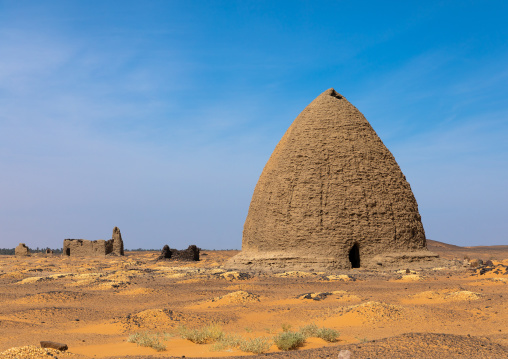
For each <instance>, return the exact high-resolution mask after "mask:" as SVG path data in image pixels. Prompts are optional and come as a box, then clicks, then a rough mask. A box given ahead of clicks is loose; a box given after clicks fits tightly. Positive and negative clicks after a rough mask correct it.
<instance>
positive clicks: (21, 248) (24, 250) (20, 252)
mask: <svg viewBox="0 0 508 359" xmlns="http://www.w3.org/2000/svg"><path fill="white" fill-rule="evenodd" d="M14 254H15V255H16V256H18V257H27V256H29V255H30V248H28V247H27V246H26V245H25V243H20V244H19V245H18V246H17V247H16V248H15V249H14Z"/></svg>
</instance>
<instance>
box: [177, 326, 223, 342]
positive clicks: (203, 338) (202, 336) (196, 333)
mask: <svg viewBox="0 0 508 359" xmlns="http://www.w3.org/2000/svg"><path fill="white" fill-rule="evenodd" d="M178 331H179V333H180V336H181V337H182V338H184V339H188V340H190V341H191V342H193V343H196V344H208V343H215V342H216V341H219V340H220V339H221V338H222V337H223V336H224V332H223V330H222V327H221V326H220V325H219V324H210V325H208V326H206V327H204V328H202V329H188V328H186V327H183V326H182V327H180V328H178Z"/></svg>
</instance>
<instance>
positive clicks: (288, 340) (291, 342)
mask: <svg viewBox="0 0 508 359" xmlns="http://www.w3.org/2000/svg"><path fill="white" fill-rule="evenodd" d="M274 342H275V345H277V348H279V349H280V350H293V349H296V348H298V347H300V346H302V345H303V343H305V337H304V336H303V334H302V333H300V332H289V331H288V332H284V333H280V334H279V335H277V336H276V337H275V338H274Z"/></svg>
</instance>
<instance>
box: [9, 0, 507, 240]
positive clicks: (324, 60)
mask: <svg viewBox="0 0 508 359" xmlns="http://www.w3.org/2000/svg"><path fill="white" fill-rule="evenodd" d="M507 4H508V3H506V2H505V1H436V2H432V1H431V2H418V3H417V2H406V1H394V2H378V1H363V2H362V1H359V2H352V1H308V2H307V1H305V2H304V1H142V2H141V1H136V2H135V1H122V2H116V1H44V2H41V1H0V109H1V111H0V247H11V248H12V247H14V246H16V245H17V244H18V243H19V242H24V243H26V244H27V245H28V246H30V247H34V248H35V247H46V246H49V247H53V248H57V247H61V246H62V242H63V239H64V238H86V239H108V238H110V236H111V231H112V229H113V227H114V226H118V227H119V228H120V229H121V231H122V235H123V237H124V240H125V245H126V247H127V248H138V247H143V248H162V246H163V245H164V244H169V246H170V247H174V248H185V247H187V246H188V245H189V244H196V245H198V246H200V247H202V248H215V249H221V248H237V249H238V248H240V247H241V237H242V227H243V222H244V220H245V217H246V215H247V210H248V206H249V202H250V198H251V196H252V192H253V190H254V186H255V184H256V182H257V180H258V177H259V175H260V174H261V171H262V169H263V166H264V165H265V163H266V161H267V160H268V158H269V156H270V154H271V152H272V151H273V149H274V147H275V145H276V144H277V142H278V141H279V140H280V138H281V137H282V135H283V134H284V132H285V130H286V129H287V128H288V127H289V125H290V124H291V122H292V121H293V120H294V118H295V117H296V116H297V115H298V114H299V113H300V112H301V111H302V110H303V108H305V106H307V104H309V103H310V102H311V101H312V100H313V99H314V98H315V97H316V96H318V95H319V94H320V93H321V92H323V91H324V90H326V89H328V88H330V87H333V88H335V89H336V90H337V91H338V92H339V93H341V94H342V95H344V96H345V97H346V98H347V99H348V100H349V101H350V102H352V103H353V104H354V105H355V106H356V107H357V108H358V109H359V110H360V111H362V112H363V113H364V115H365V116H366V117H367V119H368V120H369V122H370V123H371V124H372V126H373V127H374V129H375V130H376V132H377V133H378V134H379V136H380V137H381V139H382V140H383V141H384V143H385V145H386V146H387V147H388V148H389V149H390V150H391V151H392V153H393V154H394V156H395V158H396V159H397V161H398V163H399V165H400V167H401V169H402V171H403V172H404V174H405V175H406V177H407V179H408V180H409V182H410V184H411V187H412V189H413V191H414V193H415V196H416V199H417V201H418V204H419V208H420V213H421V215H422V220H423V224H424V227H425V230H426V234H427V237H428V238H430V239H435V240H438V241H443V242H447V243H453V244H457V245H496V244H508V238H507V233H508V220H507V217H508V210H507V208H508V207H507V206H506V203H508V190H507V186H506V178H508V141H507V137H508V41H507V39H508V26H506V19H507V18H508V5H507Z"/></svg>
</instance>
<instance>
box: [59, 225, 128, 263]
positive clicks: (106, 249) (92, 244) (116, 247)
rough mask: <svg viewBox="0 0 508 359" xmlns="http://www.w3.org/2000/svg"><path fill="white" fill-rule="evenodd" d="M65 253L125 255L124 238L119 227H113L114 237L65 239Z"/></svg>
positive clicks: (69, 254)
mask: <svg viewBox="0 0 508 359" xmlns="http://www.w3.org/2000/svg"><path fill="white" fill-rule="evenodd" d="M63 254H64V255H67V256H77V257H83V256H105V255H108V254H115V255H121V256H123V255H124V249H123V240H122V235H121V233H120V229H119V228H118V227H115V228H113V238H111V239H108V240H107V241H106V240H104V239H99V240H96V241H89V240H86V239H64V243H63Z"/></svg>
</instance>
